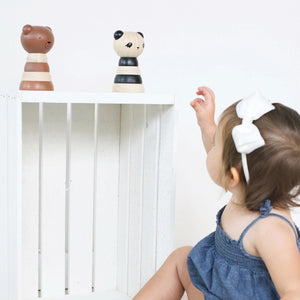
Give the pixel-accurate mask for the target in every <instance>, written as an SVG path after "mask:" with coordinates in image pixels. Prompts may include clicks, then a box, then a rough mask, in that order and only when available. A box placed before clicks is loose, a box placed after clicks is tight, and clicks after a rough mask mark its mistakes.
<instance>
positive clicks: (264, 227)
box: [221, 204, 296, 257]
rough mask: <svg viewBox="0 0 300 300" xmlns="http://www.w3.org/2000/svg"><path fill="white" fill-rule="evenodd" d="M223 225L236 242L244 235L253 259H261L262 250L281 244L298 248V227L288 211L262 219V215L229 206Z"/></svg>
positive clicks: (279, 211) (244, 244)
mask: <svg viewBox="0 0 300 300" xmlns="http://www.w3.org/2000/svg"><path fill="white" fill-rule="evenodd" d="M221 226H222V227H223V230H224V231H225V232H226V233H227V234H228V235H229V236H230V237H231V238H232V239H234V240H239V239H240V237H241V235H242V234H244V237H243V239H242V244H243V247H244V250H245V251H246V252H247V253H248V254H250V255H253V256H258V257H260V256H261V255H260V252H261V251H262V248H264V249H265V248H266V247H276V244H277V243H294V244H295V245H296V236H295V233H296V227H295V225H294V223H293V220H292V217H291V213H290V211H289V210H288V209H287V210H282V209H272V210H271V211H270V212H269V213H268V214H267V215H266V216H263V217H262V216H261V215H260V212H252V211H249V210H247V209H246V208H243V207H235V206H234V205H231V204H229V205H227V207H226V208H225V210H224V213H223V215H222V219H221ZM245 231H246V232H245Z"/></svg>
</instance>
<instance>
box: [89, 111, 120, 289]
mask: <svg viewBox="0 0 300 300" xmlns="http://www.w3.org/2000/svg"><path fill="white" fill-rule="evenodd" d="M96 138H97V153H96V154H97V158H96V169H97V176H96V182H95V183H96V191H95V196H96V198H95V206H94V209H95V214H94V222H95V223H94V226H95V227H94V229H95V233H94V246H95V247H94V248H95V249H94V251H95V257H94V258H95V259H94V290H95V291H96V292H97V291H101V290H114V289H116V286H117V245H118V241H117V232H118V196H119V193H118V184H119V143H120V142H119V141H120V105H98V122H97V137H96Z"/></svg>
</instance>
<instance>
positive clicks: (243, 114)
mask: <svg viewBox="0 0 300 300" xmlns="http://www.w3.org/2000/svg"><path fill="white" fill-rule="evenodd" d="M273 109H275V106H273V105H272V104H271V102H270V101H269V100H267V99H265V98H264V97H263V96H262V94H261V93H260V92H258V91H256V92H255V93H254V94H253V95H251V96H249V97H247V98H244V99H242V100H241V101H240V102H239V103H238V104H237V106H236V112H237V115H238V117H239V118H241V119H242V124H240V125H238V126H235V127H234V128H233V130H232V137H233V141H234V144H235V147H236V150H237V152H239V153H241V155H242V165H243V170H244V174H245V178H246V181H247V183H248V182H249V170H248V164H247V157H246V154H249V153H251V152H252V151H254V150H256V149H258V148H260V147H262V146H263V145H265V141H264V139H263V138H262V136H261V134H260V132H259V130H258V128H257V127H256V126H255V125H254V124H253V123H252V122H253V121H255V120H257V119H259V118H260V117H261V116H263V115H264V114H266V113H267V112H269V111H271V110H273Z"/></svg>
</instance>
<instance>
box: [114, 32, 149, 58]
mask: <svg viewBox="0 0 300 300" xmlns="http://www.w3.org/2000/svg"><path fill="white" fill-rule="evenodd" d="M144 46H145V44H144V36H143V34H142V33H141V32H133V31H125V32H123V31H121V30H118V31H116V32H115V33H114V49H115V51H116V52H117V54H118V55H119V56H120V57H138V56H139V55H140V54H141V53H142V52H143V50H144Z"/></svg>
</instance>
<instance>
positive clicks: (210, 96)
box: [196, 86, 215, 101]
mask: <svg viewBox="0 0 300 300" xmlns="http://www.w3.org/2000/svg"><path fill="white" fill-rule="evenodd" d="M196 94H197V95H199V96H203V97H204V99H205V100H206V101H214V99H215V93H214V92H213V90H212V89H210V88H208V87H206V86H202V87H198V90H197V92H196Z"/></svg>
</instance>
